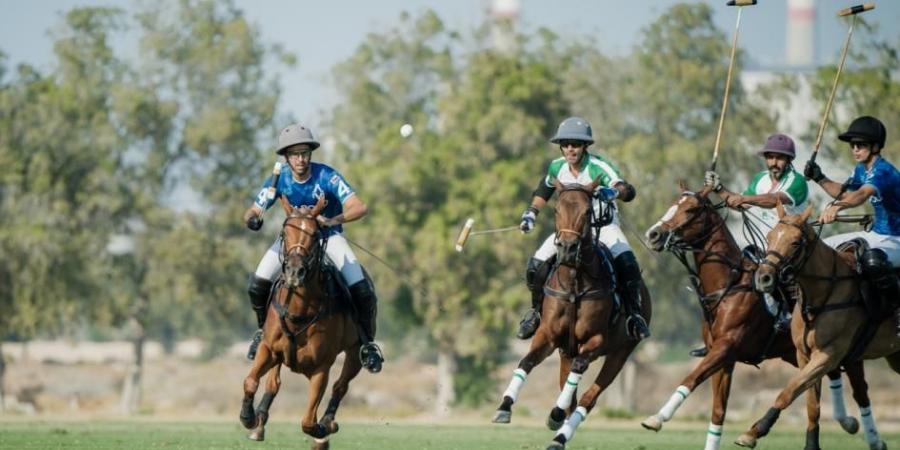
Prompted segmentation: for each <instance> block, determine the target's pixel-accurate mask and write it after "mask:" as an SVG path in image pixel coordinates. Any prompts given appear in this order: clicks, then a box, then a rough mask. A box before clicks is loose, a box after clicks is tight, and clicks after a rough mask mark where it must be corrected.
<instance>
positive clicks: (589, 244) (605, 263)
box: [493, 181, 651, 449]
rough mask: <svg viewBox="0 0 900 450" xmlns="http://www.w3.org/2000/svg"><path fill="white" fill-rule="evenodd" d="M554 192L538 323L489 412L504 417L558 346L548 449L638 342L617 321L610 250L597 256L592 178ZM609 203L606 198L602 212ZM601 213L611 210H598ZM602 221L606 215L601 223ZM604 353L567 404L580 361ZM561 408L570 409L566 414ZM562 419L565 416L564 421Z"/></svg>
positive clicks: (571, 430)
mask: <svg viewBox="0 0 900 450" xmlns="http://www.w3.org/2000/svg"><path fill="white" fill-rule="evenodd" d="M556 185H557V186H556V187H557V192H558V193H559V197H558V199H557V204H556V248H557V256H556V264H555V266H554V268H553V269H552V271H551V272H550V275H549V276H548V277H547V280H548V281H547V284H546V285H545V288H544V302H543V308H542V311H541V317H542V318H543V320H541V325H540V327H539V328H538V329H537V332H536V333H535V336H534V338H533V339H532V341H531V348H530V350H529V351H528V354H527V355H525V357H524V358H522V360H521V361H520V362H519V367H518V368H517V369H516V370H515V371H514V372H513V377H512V379H511V380H510V383H509V387H508V388H507V389H506V391H505V392H504V393H503V401H502V403H501V405H500V407H499V408H498V409H497V412H496V414H495V416H494V420H493V421H494V422H495V423H509V421H510V418H511V416H512V411H511V407H512V405H513V403H514V402H515V400H516V397H517V396H518V394H519V390H520V389H521V388H522V385H523V383H524V382H525V377H527V376H528V373H529V372H531V369H533V368H534V367H535V366H536V365H538V364H540V363H541V362H542V361H543V360H544V359H546V358H547V357H548V356H550V354H551V353H553V350H554V349H559V354H560V360H561V364H560V368H559V386H560V390H561V393H560V395H559V398H558V399H557V401H556V406H555V407H554V408H553V410H552V411H551V412H550V416H549V417H548V418H547V426H548V427H549V428H550V429H551V430H554V431H555V430H559V432H558V433H557V434H556V435H555V436H554V438H553V441H551V442H550V444H549V446H548V447H547V448H548V449H562V448H565V444H566V442H568V441H571V439H572V436H573V435H574V434H575V430H576V428H577V427H578V425H579V424H580V423H581V422H582V421H584V419H585V417H587V414H588V413H589V412H590V410H591V409H593V407H594V405H595V404H596V403H597V397H599V396H600V393H601V392H603V390H604V389H606V387H608V386H609V385H610V383H612V381H613V380H614V379H615V377H616V375H618V373H619V371H620V370H621V369H622V366H623V365H624V364H625V362H626V360H627V359H628V356H629V355H630V354H631V352H632V351H633V350H634V348H635V347H636V346H637V344H638V341H637V340H632V339H629V338H628V337H627V335H626V331H625V321H624V320H618V319H617V318H618V317H622V315H621V314H619V312H618V311H617V304H616V292H615V281H614V280H615V277H614V274H613V271H612V264H611V260H612V257H611V256H610V255H607V257H602V256H600V255H598V252H597V248H596V247H595V244H594V242H595V239H594V237H593V234H592V233H593V231H594V229H593V228H594V227H593V225H595V224H598V225H602V224H603V223H604V222H603V220H604V219H603V218H601V219H599V223H597V222H598V219H596V217H595V214H594V211H593V208H592V206H591V203H592V202H591V198H592V197H591V193H592V192H593V191H594V189H595V188H596V187H597V185H598V182H597V181H595V182H594V183H593V184H592V185H589V186H581V185H566V186H562V185H560V184H559V182H558V181H557V182H556ZM611 207H612V206H611V205H606V208H605V211H609V208H611ZM601 216H603V217H604V218H605V220H609V219H610V218H611V212H609V214H607V215H601ZM605 223H608V222H605ZM641 292H642V297H643V299H644V301H643V302H642V314H643V317H645V318H646V319H647V322H648V323H649V321H650V315H651V307H650V294H649V293H648V292H647V288H646V286H642V291H641ZM603 355H605V356H606V358H605V360H604V362H603V367H602V368H601V369H600V373H599V374H598V375H597V378H596V379H595V380H594V383H593V384H592V385H591V387H590V388H588V390H587V392H585V393H584V395H583V396H582V397H581V399H580V400H579V401H578V403H577V407H576V404H575V392H576V390H577V388H578V382H579V381H580V380H581V377H582V376H583V375H584V372H585V371H586V370H587V368H588V365H589V364H590V363H591V362H592V361H594V360H595V359H597V357H598V356H603ZM567 411H568V412H569V413H571V415H569V416H568V420H566V415H567V414H566V413H567ZM564 421H565V423H564Z"/></svg>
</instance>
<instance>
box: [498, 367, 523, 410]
mask: <svg viewBox="0 0 900 450" xmlns="http://www.w3.org/2000/svg"><path fill="white" fill-rule="evenodd" d="M527 376H528V374H527V373H525V371H524V370H522V369H516V370H513V376H512V379H511V380H509V386H507V387H506V390H505V391H503V396H504V397H509V398H511V399H512V400H513V402H515V401H516V398H518V397H519V391H520V390H522V385H523V384H525V377H527Z"/></svg>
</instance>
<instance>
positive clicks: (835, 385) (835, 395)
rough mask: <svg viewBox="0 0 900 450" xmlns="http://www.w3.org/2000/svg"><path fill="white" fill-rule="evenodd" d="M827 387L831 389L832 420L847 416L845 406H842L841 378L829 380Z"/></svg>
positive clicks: (842, 387) (842, 390)
mask: <svg viewBox="0 0 900 450" xmlns="http://www.w3.org/2000/svg"><path fill="white" fill-rule="evenodd" d="M828 388H829V389H831V409H832V412H833V413H834V420H838V421H839V420H841V419H843V418H845V417H847V408H846V407H845V406H844V384H843V383H842V382H841V379H840V378H838V379H836V380H830V382H829V385H828Z"/></svg>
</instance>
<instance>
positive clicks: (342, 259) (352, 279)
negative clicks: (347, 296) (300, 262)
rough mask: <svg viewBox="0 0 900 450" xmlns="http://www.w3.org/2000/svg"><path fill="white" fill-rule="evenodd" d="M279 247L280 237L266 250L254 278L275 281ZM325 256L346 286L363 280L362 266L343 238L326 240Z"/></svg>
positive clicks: (278, 267)
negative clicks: (336, 269)
mask: <svg viewBox="0 0 900 450" xmlns="http://www.w3.org/2000/svg"><path fill="white" fill-rule="evenodd" d="M281 247H282V245H281V237H279V238H278V239H275V242H274V243H273V244H272V246H271V247H269V249H268V250H266V254H265V255H263V257H262V260H261V261H260V262H259V265H258V266H256V276H258V277H260V278H265V279H266V280H269V281H272V280H274V279H275V276H276V275H278V272H280V271H281ZM325 256H326V257H327V258H328V259H329V260H330V261H331V263H332V264H334V266H335V267H337V268H338V270H340V271H341V275H342V276H343V277H344V281H346V282H347V286H353V285H354V284H356V283H358V282H360V281H362V280H363V271H362V266H361V265H360V264H359V261H358V260H357V259H356V255H355V254H354V253H353V250H352V249H351V248H350V244H349V243H347V240H346V239H344V236H341V235H340V234H333V235H331V236H330V237H329V238H328V243H327V244H326V245H325Z"/></svg>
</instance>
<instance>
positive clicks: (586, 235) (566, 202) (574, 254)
mask: <svg viewBox="0 0 900 450" xmlns="http://www.w3.org/2000/svg"><path fill="white" fill-rule="evenodd" d="M553 184H554V186H556V190H557V192H558V193H559V197H558V198H557V201H556V240H555V243H556V252H557V253H556V255H557V256H556V257H557V258H558V261H559V263H560V264H563V265H572V266H574V265H577V261H578V255H579V254H580V253H581V251H582V247H583V246H584V245H586V246H587V249H588V250H589V251H593V250H592V249H593V247H592V245H591V216H592V211H593V210H592V206H591V199H592V193H593V192H594V189H596V188H597V186H599V184H600V181H599V179H598V180H594V182H593V183H591V184H589V185H586V186H583V185H580V184H567V185H565V186H564V185H562V183H560V182H559V180H553Z"/></svg>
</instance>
